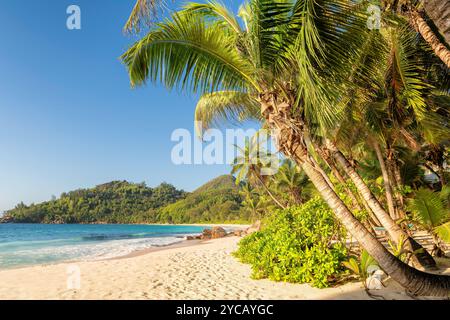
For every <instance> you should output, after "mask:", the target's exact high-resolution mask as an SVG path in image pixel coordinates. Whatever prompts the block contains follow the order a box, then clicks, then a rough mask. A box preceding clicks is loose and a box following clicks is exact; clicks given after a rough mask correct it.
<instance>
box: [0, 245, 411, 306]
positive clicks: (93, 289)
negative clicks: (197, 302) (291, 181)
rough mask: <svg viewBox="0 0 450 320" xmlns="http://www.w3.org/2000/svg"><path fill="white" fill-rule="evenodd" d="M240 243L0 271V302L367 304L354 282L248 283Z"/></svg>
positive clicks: (389, 290)
mask: <svg viewBox="0 0 450 320" xmlns="http://www.w3.org/2000/svg"><path fill="white" fill-rule="evenodd" d="M240 239H241V238H240V237H236V236H228V237H224V238H218V239H213V240H197V241H196V240H189V241H188V240H186V241H183V242H182V244H180V243H178V244H176V245H172V246H166V247H163V248H154V250H149V251H145V250H144V251H141V252H140V253H138V254H137V253H134V254H133V255H129V256H126V257H122V258H113V259H109V260H97V261H82V262H76V263H75V262H71V263H58V264H52V265H39V266H32V267H25V268H21V269H12V270H0V283H1V284H2V285H1V286H0V300H3V299H56V300H60V299H70V300H72V299H74V300H77V299H88V300H89V299H106V300H120V299H162V300H167V299H169V300H170V299H179V300H192V299H213V300H215V299H220V300H228V299H234V300H236V299H237V300H247V299H252V300H259V299H275V300H278V299H283V300H286V299H334V300H335V299H339V300H341V299H343V300H348V299H357V300H360V299H371V298H370V297H369V296H368V295H367V294H366V292H365V290H364V288H363V286H362V284H361V283H360V282H349V283H346V284H343V285H340V286H337V287H331V288H325V289H318V288H313V287H311V286H310V285H308V284H292V283H284V282H274V281H270V280H267V279H262V280H253V279H251V267H250V266H249V265H246V264H242V263H240V262H239V261H238V260H237V259H236V258H234V257H233V256H232V252H234V251H235V250H236V249H237V244H238V241H239V240H240ZM74 267H75V269H74ZM73 270H78V276H79V287H75V288H73V287H68V284H70V281H71V280H73V278H72V277H73V274H72V273H71V272H72V271H73ZM17 279H20V281H17ZM373 293H374V294H377V295H382V296H383V297H385V298H386V299H397V300H398V299H402V300H403V299H411V297H409V296H408V295H406V293H405V292H404V290H403V289H402V288H401V287H400V286H399V285H397V284H396V283H395V282H393V281H387V282H386V287H384V288H383V289H381V290H377V291H374V292H373Z"/></svg>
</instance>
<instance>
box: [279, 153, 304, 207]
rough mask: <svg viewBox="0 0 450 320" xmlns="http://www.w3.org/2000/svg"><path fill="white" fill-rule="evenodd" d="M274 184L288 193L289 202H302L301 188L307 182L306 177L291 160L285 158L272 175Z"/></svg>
mask: <svg viewBox="0 0 450 320" xmlns="http://www.w3.org/2000/svg"><path fill="white" fill-rule="evenodd" d="M273 181H274V183H275V185H276V186H277V187H278V188H279V189H280V191H282V192H283V191H284V192H286V191H287V193H288V195H289V199H290V201H289V203H291V204H301V203H303V200H304V199H303V197H302V189H303V188H304V187H305V186H306V185H307V184H308V182H309V181H308V177H307V176H306V175H305V173H304V172H302V171H301V169H300V168H299V167H298V166H297V165H296V164H295V163H294V162H293V161H291V160H289V159H286V160H284V161H283V164H282V165H281V166H280V168H279V169H278V172H277V173H276V174H275V175H274V176H273Z"/></svg>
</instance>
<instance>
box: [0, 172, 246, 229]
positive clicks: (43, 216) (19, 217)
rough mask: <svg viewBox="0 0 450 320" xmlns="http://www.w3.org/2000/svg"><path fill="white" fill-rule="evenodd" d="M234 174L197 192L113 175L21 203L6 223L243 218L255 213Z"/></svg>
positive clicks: (233, 220)
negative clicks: (247, 205)
mask: <svg viewBox="0 0 450 320" xmlns="http://www.w3.org/2000/svg"><path fill="white" fill-rule="evenodd" d="M241 203H242V198H241V195H240V194H239V189H238V186H236V184H235V180H234V177H233V176H231V175H223V176H220V177H217V178H215V179H213V180H211V181H209V182H208V183H206V184H204V185H203V186H201V187H200V188H198V189H197V190H195V191H193V192H185V191H183V190H179V189H177V188H176V187H174V186H173V185H171V184H168V183H162V184H160V185H159V186H158V187H155V188H151V187H148V186H147V185H146V184H145V183H131V182H128V181H112V182H109V183H105V184H101V185H98V186H96V187H94V188H90V189H78V190H74V191H70V192H65V193H63V194H61V196H60V197H59V198H58V199H52V200H50V201H46V202H42V203H39V204H31V205H29V206H27V205H25V204H23V203H20V204H18V205H17V206H16V207H15V208H14V209H12V210H8V211H6V212H5V214H4V216H3V217H0V222H3V223H48V224H65V223H67V224H69V223H72V224H75V223H80V224H83V223H92V224H94V223H105V224H106V223H111V224H114V223H123V224H127V223H130V224H132V223H169V224H180V223H239V222H248V221H249V217H248V214H247V213H246V211H245V210H243V208H242V204H241Z"/></svg>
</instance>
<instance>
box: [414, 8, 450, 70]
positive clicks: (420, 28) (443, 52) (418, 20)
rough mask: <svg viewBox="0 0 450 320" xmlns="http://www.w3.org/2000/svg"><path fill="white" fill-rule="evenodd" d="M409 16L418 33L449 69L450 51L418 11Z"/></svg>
mask: <svg viewBox="0 0 450 320" xmlns="http://www.w3.org/2000/svg"><path fill="white" fill-rule="evenodd" d="M409 14H410V18H409V22H410V24H411V25H412V26H413V27H414V29H416V31H417V32H419V33H420V35H421V36H422V38H423V39H424V40H425V41H426V42H427V43H428V45H429V46H430V48H431V49H432V50H433V51H434V53H435V54H436V56H438V57H439V59H441V61H442V62H443V63H444V64H445V65H446V66H447V67H448V68H450V50H449V49H447V47H446V46H445V45H444V44H442V43H441V41H440V40H439V38H438V37H436V35H435V34H434V32H433V30H432V29H431V28H430V26H429V25H428V23H427V22H426V21H425V19H424V18H422V15H421V14H420V13H419V12H418V11H415V10H412V11H411V12H410V13H409Z"/></svg>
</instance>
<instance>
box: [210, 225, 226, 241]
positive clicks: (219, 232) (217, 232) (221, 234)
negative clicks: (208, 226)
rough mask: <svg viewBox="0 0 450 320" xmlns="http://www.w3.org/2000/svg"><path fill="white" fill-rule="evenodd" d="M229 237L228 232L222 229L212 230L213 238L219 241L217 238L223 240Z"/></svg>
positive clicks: (215, 228)
mask: <svg viewBox="0 0 450 320" xmlns="http://www.w3.org/2000/svg"><path fill="white" fill-rule="evenodd" d="M226 235H227V232H226V231H225V229H224V228H222V227H213V228H212V230H211V238H212V239H217V238H223V237H225V236H226Z"/></svg>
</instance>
